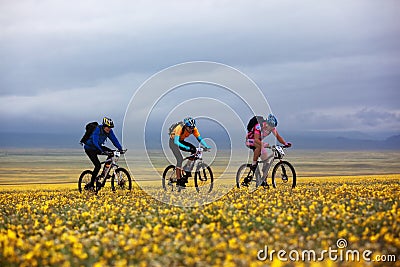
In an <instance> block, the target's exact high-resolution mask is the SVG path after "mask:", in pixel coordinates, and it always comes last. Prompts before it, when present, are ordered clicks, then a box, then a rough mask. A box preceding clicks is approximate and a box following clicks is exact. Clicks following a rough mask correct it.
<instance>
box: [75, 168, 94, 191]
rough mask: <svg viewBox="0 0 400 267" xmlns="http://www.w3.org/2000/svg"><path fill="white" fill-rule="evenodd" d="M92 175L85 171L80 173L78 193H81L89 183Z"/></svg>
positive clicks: (89, 171) (90, 172)
mask: <svg viewBox="0 0 400 267" xmlns="http://www.w3.org/2000/svg"><path fill="white" fill-rule="evenodd" d="M92 174H93V172H92V171H91V170H86V171H83V172H82V173H81V175H80V176H79V180H78V190H79V193H82V191H84V190H85V185H87V184H89V183H90V180H91V179H92Z"/></svg>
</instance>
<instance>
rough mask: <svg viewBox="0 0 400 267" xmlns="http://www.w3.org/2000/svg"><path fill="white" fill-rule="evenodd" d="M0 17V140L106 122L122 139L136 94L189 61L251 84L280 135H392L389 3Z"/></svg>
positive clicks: (394, 105)
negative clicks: (228, 71)
mask: <svg viewBox="0 0 400 267" xmlns="http://www.w3.org/2000/svg"><path fill="white" fill-rule="evenodd" d="M0 9H1V10H2V11H1V12H0V114H1V115H2V127H1V128H0V133H1V132H2V133H29V132H34V133H71V134H72V133H77V132H78V133H81V132H82V129H83V127H84V125H85V123H87V122H89V121H93V120H98V121H99V120H101V118H102V117H103V116H109V117H111V118H112V119H114V121H115V122H116V125H117V127H116V130H117V131H119V132H121V131H122V130H121V127H122V125H123V122H124V116H125V112H126V110H127V107H128V105H129V103H130V100H131V99H132V97H133V95H134V93H135V92H136V91H137V90H138V88H139V87H140V86H141V85H142V84H143V83H144V82H145V81H146V80H147V79H149V78H150V77H152V75H154V74H156V73H158V72H160V71H162V70H164V69H166V68H169V67H171V66H174V65H176V64H181V63H184V62H191V61H210V62H217V63H221V64H225V65H227V66H231V67H232V68H235V69H237V70H238V71H240V72H242V73H243V74H245V75H247V76H248V77H249V78H250V79H251V80H252V81H254V83H255V84H256V85H257V86H258V87H259V88H260V89H261V91H262V93H263V94H264V96H265V98H266V99H267V100H268V103H269V105H270V107H271V110H272V112H273V113H274V114H275V115H276V116H277V117H278V120H279V127H280V129H282V131H284V132H309V131H311V132H352V133H354V132H357V133H362V134H365V135H367V136H374V137H377V136H380V137H382V138H384V137H387V136H390V135H393V134H399V133H400V101H399V99H400V19H399V16H398V10H400V2H399V1H396V0H393V1H390V0H384V1H375V0H363V1H358V0H353V1H342V0H338V1H317V0H315V1H309V0H305V1H287V0H283V1H253V0H245V1H241V0H239V1H225V0H222V1H211V0H205V1H183V0H182V1H176V0H170V1H122V0H120V1H104V0H96V1H94V0H83V1H64V0H41V1H36V0H19V1H3V0H0ZM190 90H192V89H191V87H190V86H188V89H187V90H186V91H182V92H183V93H182V94H180V97H178V96H177V97H176V98H175V101H176V105H178V104H179V101H180V102H182V101H185V97H186V98H191V97H193V96H192V95H191V93H190V92H193V91H190ZM198 90H200V91H201V90H202V89H198ZM208 91H209V88H207V89H204V92H208ZM215 92H216V93H214V94H213V97H215V98H217V99H221V101H223V102H224V103H226V104H227V105H232V106H234V105H235V103H234V101H233V102H232V101H231V100H229V97H227V96H226V92H224V91H218V90H216V91H215ZM246 97H248V96H246ZM166 100H168V98H166ZM238 112H239V113H240V110H239V111H238ZM266 112H267V108H266ZM188 113H190V111H189V112H188ZM154 114H157V113H154ZM265 115H266V114H265ZM238 127H242V126H241V125H239V124H238Z"/></svg>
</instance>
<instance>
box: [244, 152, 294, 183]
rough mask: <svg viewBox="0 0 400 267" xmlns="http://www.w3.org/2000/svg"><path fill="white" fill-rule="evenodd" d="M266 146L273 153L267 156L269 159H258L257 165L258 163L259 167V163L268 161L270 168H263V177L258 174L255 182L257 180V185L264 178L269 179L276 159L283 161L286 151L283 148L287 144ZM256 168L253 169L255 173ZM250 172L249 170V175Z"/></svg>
mask: <svg viewBox="0 0 400 267" xmlns="http://www.w3.org/2000/svg"><path fill="white" fill-rule="evenodd" d="M266 148H268V149H270V150H271V151H272V153H271V155H269V156H268V157H267V159H265V160H262V161H260V160H258V161H257V165H256V166H257V167H258V165H259V164H260V163H262V164H265V163H267V164H268V169H267V170H263V173H262V174H261V175H260V176H261V177H257V176H258V175H256V181H255V182H256V184H257V185H260V184H261V182H262V180H264V179H267V177H268V173H269V170H270V169H271V166H272V164H273V163H274V161H275V160H279V161H282V159H283V157H284V156H285V152H284V151H283V149H284V148H286V146H280V145H273V146H268V147H266ZM256 170H257V168H256V169H254V170H253V175H255V174H256V173H255V172H256ZM250 172H251V171H250ZM250 172H249V175H250ZM260 178H262V179H260ZM259 180H260V181H259Z"/></svg>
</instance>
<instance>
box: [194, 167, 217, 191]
mask: <svg viewBox="0 0 400 267" xmlns="http://www.w3.org/2000/svg"><path fill="white" fill-rule="evenodd" d="M194 186H195V187H196V190H197V192H204V193H210V192H211V191H212V190H213V187H214V176H213V173H212V170H211V168H210V166H207V165H206V164H204V163H199V164H198V165H197V167H196V172H195V173H194Z"/></svg>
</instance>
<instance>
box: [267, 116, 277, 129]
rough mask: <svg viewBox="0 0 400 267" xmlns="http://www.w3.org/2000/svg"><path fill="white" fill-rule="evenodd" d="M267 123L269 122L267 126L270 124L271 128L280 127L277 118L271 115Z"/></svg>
mask: <svg viewBox="0 0 400 267" xmlns="http://www.w3.org/2000/svg"><path fill="white" fill-rule="evenodd" d="M266 122H267V124H268V125H269V126H271V127H276V126H277V125H278V120H277V119H276V117H275V116H274V115H272V114H269V115H268V117H267V119H266Z"/></svg>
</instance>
